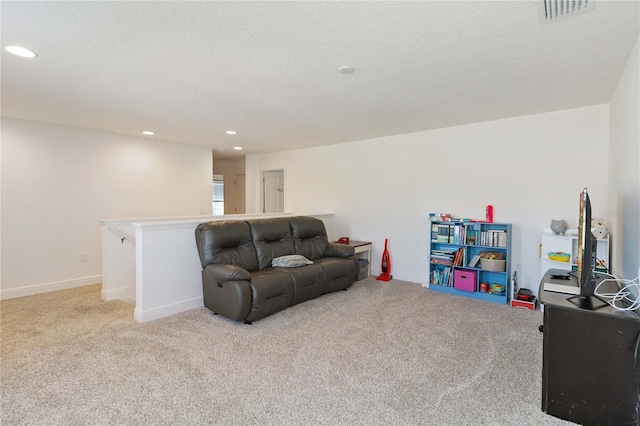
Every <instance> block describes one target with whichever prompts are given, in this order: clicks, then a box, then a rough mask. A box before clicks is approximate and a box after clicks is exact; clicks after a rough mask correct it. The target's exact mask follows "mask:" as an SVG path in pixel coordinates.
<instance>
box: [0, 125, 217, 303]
mask: <svg viewBox="0 0 640 426" xmlns="http://www.w3.org/2000/svg"><path fill="white" fill-rule="evenodd" d="M1 170H2V181H1V182H2V270H1V271H2V281H1V283H0V290H1V292H0V296H1V297H2V298H7V297H15V296H21V295H25V294H34V293H38V292H42V291H48V290H55V289H60V288H68V287H72V286H76V285H85V284H90V283H94V282H100V278H101V277H100V274H101V253H100V223H99V220H100V219H110V218H124V217H146V216H193V215H199V214H210V212H211V170H212V156H211V150H210V149H209V148H203V147H194V146H188V145H180V144H175V143H166V142H159V141H156V140H146V139H144V138H136V137H127V136H122V135H116V134H109V133H101V132H94V131H88V130H81V129H73V128H67V127H59V126H53V125H47V124H41V123H33V122H28V121H21V120H14V119H8V118H2V169H1ZM81 253H86V254H87V256H88V262H86V263H83V262H81V261H80V255H81Z"/></svg>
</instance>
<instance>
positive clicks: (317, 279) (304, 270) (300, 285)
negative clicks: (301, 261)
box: [283, 265, 324, 305]
mask: <svg viewBox="0 0 640 426" xmlns="http://www.w3.org/2000/svg"><path fill="white" fill-rule="evenodd" d="M283 271H285V272H286V273H287V274H289V275H291V277H292V278H293V283H294V287H293V300H292V301H291V305H295V304H297V303H300V302H304V301H305V300H311V299H315V298H316V297H320V295H321V294H322V289H323V283H324V271H323V270H322V267H321V266H320V265H307V266H303V267H301V268H287V269H283Z"/></svg>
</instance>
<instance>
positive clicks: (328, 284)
mask: <svg viewBox="0 0 640 426" xmlns="http://www.w3.org/2000/svg"><path fill="white" fill-rule="evenodd" d="M313 263H314V264H316V265H319V266H320V267H321V268H322V273H323V275H324V286H323V288H322V294H325V293H330V292H332V291H336V290H343V289H345V288H348V287H350V286H351V284H353V282H354V281H355V278H356V276H357V275H356V265H355V262H354V261H353V260H352V259H342V258H336V257H320V258H317V259H314V260H313Z"/></svg>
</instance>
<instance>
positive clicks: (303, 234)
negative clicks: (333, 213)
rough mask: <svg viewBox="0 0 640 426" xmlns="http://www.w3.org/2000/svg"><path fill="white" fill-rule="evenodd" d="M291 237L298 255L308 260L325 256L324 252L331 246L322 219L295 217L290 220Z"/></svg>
mask: <svg viewBox="0 0 640 426" xmlns="http://www.w3.org/2000/svg"><path fill="white" fill-rule="evenodd" d="M289 224H290V225H291V236H292V237H293V245H294V247H295V250H296V254H301V255H302V256H304V257H306V258H308V259H316V258H318V257H322V256H324V250H325V248H327V245H329V238H328V237H327V230H326V229H325V227H324V223H322V221H321V220H320V219H316V218H314V217H309V216H294V217H290V218H289Z"/></svg>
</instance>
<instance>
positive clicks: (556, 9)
mask: <svg viewBox="0 0 640 426" xmlns="http://www.w3.org/2000/svg"><path fill="white" fill-rule="evenodd" d="M542 3H543V5H542V7H540V12H541V15H542V20H543V21H545V22H551V21H556V20H558V19H563V18H568V17H570V16H574V15H577V14H579V13H583V12H587V11H589V10H593V8H594V4H593V3H594V0H542Z"/></svg>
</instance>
